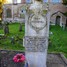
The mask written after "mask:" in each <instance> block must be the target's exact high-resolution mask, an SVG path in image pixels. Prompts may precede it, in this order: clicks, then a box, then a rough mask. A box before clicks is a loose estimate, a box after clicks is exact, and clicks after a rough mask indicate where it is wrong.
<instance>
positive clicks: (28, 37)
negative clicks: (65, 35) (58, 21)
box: [23, 1, 50, 67]
mask: <svg viewBox="0 0 67 67" xmlns="http://www.w3.org/2000/svg"><path fill="white" fill-rule="evenodd" d="M42 7H43V5H42V3H41V2H39V1H34V2H33V4H31V5H30V7H29V10H27V11H28V12H32V13H31V14H30V13H28V12H27V13H26V16H25V20H26V22H25V37H24V41H23V42H24V47H25V50H26V51H25V56H26V60H27V61H28V64H29V66H30V67H46V59H47V48H48V37H49V20H50V17H49V11H48V10H47V13H46V14H43V12H42V11H43V9H42ZM46 8H47V7H46ZM47 9H48V8H47Z"/></svg>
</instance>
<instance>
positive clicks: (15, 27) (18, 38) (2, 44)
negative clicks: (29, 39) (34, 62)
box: [0, 23, 25, 50]
mask: <svg viewBox="0 0 67 67" xmlns="http://www.w3.org/2000/svg"><path fill="white" fill-rule="evenodd" d="M19 26H20V24H19V23H16V24H15V23H14V24H10V25H9V32H10V33H9V34H7V35H6V36H7V37H6V38H5V39H2V40H0V49H9V50H24V47H23V36H24V31H25V26H24V24H22V32H19ZM0 34H4V31H3V29H0ZM11 37H14V38H15V44H11ZM22 47H23V48H22Z"/></svg>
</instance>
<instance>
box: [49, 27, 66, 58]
mask: <svg viewBox="0 0 67 67" xmlns="http://www.w3.org/2000/svg"><path fill="white" fill-rule="evenodd" d="M50 31H51V32H53V35H50V44H49V47H48V52H62V53H63V54H64V55H65V56H66V57H67V29H66V30H63V29H62V28H61V27H59V26H51V27H50Z"/></svg>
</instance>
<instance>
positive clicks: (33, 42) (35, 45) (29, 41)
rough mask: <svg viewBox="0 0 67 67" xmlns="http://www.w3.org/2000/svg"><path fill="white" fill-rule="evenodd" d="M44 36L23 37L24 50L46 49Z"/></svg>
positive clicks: (40, 50)
mask: <svg viewBox="0 0 67 67" xmlns="http://www.w3.org/2000/svg"><path fill="white" fill-rule="evenodd" d="M46 40H47V39H46V38H45V37H30V36H26V37H25V38H24V46H25V48H26V51H33V52H43V51H45V49H47V46H46Z"/></svg>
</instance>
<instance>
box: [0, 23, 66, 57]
mask: <svg viewBox="0 0 67 67" xmlns="http://www.w3.org/2000/svg"><path fill="white" fill-rule="evenodd" d="M22 26H23V27H22V32H19V24H18V23H15V24H10V25H9V31H10V33H9V34H8V35H6V36H7V37H6V38H5V39H3V40H0V49H9V50H23V51H24V50H25V49H24V47H23V40H19V39H23V37H24V32H25V25H24V24H23V25H22ZM50 31H51V32H53V35H50V44H49V47H48V52H56V53H58V52H62V53H63V54H64V55H65V56H66V57H67V30H63V29H62V28H61V27H59V26H51V27H50ZM0 33H1V34H3V33H4V32H3V29H0ZM12 36H13V37H14V38H15V40H18V41H15V44H11V42H10V41H11V40H10V38H11V37H12ZM17 36H18V37H19V39H18V38H17ZM19 42H21V44H19Z"/></svg>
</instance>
